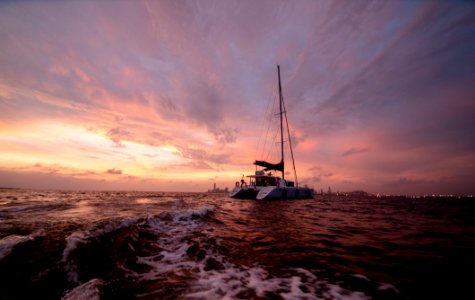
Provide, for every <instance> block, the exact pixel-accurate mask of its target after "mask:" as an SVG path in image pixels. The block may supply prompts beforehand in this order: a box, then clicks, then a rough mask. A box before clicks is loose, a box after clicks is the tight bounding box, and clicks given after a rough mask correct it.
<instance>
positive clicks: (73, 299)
mask: <svg viewBox="0 0 475 300" xmlns="http://www.w3.org/2000/svg"><path fill="white" fill-rule="evenodd" d="M103 284H104V282H103V281H102V280H100V279H97V278H94V279H91V280H89V281H88V282H86V283H84V284H81V285H80V286H77V287H75V288H74V289H72V290H71V291H68V292H66V294H65V295H64V296H63V297H62V298H61V299H62V300H99V299H101V293H102V292H101V290H102V286H103Z"/></svg>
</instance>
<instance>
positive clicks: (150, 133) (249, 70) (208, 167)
mask: <svg viewBox="0 0 475 300" xmlns="http://www.w3.org/2000/svg"><path fill="white" fill-rule="evenodd" d="M0 8H1V9H0V27H1V28H2V29H3V30H2V31H0V40H2V51H0V61H2V77H1V78H0V133H1V134H0V149H1V150H0V167H2V166H3V167H4V168H11V169H12V170H13V169H14V168H23V167H25V168H30V169H34V167H32V165H33V164H34V163H35V162H39V164H40V165H41V166H42V167H41V166H40V165H38V166H37V167H36V172H41V173H50V174H51V175H58V174H60V175H61V176H63V174H69V175H70V176H76V175H77V176H84V177H87V176H91V177H92V176H96V177H99V176H101V175H102V176H104V178H105V179H107V178H109V177H111V176H108V174H114V172H118V171H121V170H134V171H133V172H132V173H133V174H127V175H128V176H136V177H137V180H138V178H141V179H143V178H147V180H148V181H147V182H153V181H154V180H156V178H159V177H160V176H161V175H160V172H159V171H157V170H163V169H167V168H168V169H167V170H172V169H173V170H174V172H175V171H176V172H177V173H176V174H175V173H173V172H172V173H170V175H173V176H181V177H183V176H184V175H183V174H182V173H181V172H187V174H188V175H187V176H189V177H193V176H202V177H203V178H212V177H213V176H214V175H215V173H216V172H223V173H224V172H228V173H229V174H231V173H236V174H241V173H242V172H244V171H245V170H246V168H250V169H251V170H252V165H250V166H248V165H246V164H244V162H252V161H253V159H254V158H255V157H253V155H255V152H256V150H255V148H256V145H258V146H259V142H260V137H261V136H262V135H261V132H258V131H259V130H260V127H259V125H260V124H261V123H262V122H264V121H265V113H266V105H267V103H268V102H269V100H272V99H273V97H275V96H276V93H277V82H276V81H277V74H276V65H277V64H279V65H280V66H281V76H282V84H283V93H284V98H285V103H286V111H287V114H288V117H289V123H290V124H289V125H290V128H291V135H292V141H293V142H294V154H295V157H296V163H297V166H315V165H319V167H320V168H321V169H313V170H305V169H303V168H302V169H301V170H302V171H300V172H301V173H302V174H300V173H299V177H301V178H308V179H309V180H313V181H318V180H320V182H321V183H322V184H327V183H328V184H329V183H331V185H332V188H333V187H335V188H338V187H341V188H342V189H343V188H346V187H351V188H353V187H356V185H358V184H360V185H362V187H361V189H366V188H365V187H368V188H374V189H379V188H381V189H383V188H385V189H389V185H384V182H393V183H394V182H395V181H396V180H398V179H401V178H407V179H408V180H416V181H417V180H418V179H420V178H425V179H427V181H425V182H416V183H415V184H413V185H410V184H405V185H401V188H406V189H407V190H411V191H422V190H423V189H428V190H430V186H431V185H432V186H433V188H434V189H435V188H436V187H435V185H436V183H437V182H438V181H437V180H438V179H437V178H436V177H437V176H438V177H440V178H442V177H444V178H457V179H451V180H445V181H443V180H442V181H440V182H442V183H443V184H445V183H444V182H449V181H450V182H451V183H452V186H453V187H454V189H455V188H456V189H460V190H466V189H464V188H463V186H465V185H467V186H468V185H469V184H467V183H466V182H465V181H463V180H462V179H461V178H462V177H460V176H459V175H466V176H468V177H470V176H469V175H470V174H473V173H474V172H475V170H474V167H473V164H471V161H473V153H474V151H475V131H473V130H472V128H475V118H473V115H474V113H475V105H474V101H473V99H474V95H475V85H473V84H472V82H473V81H474V78H475V71H474V68H473V67H472V66H473V65H475V60H474V59H475V56H473V48H474V45H475V42H474V40H473V38H472V36H473V29H474V28H475V22H474V20H475V18H474V12H475V7H474V5H473V4H472V3H469V2H458V3H457V4H451V3H445V2H437V1H436V2H434V1H402V2H396V1H394V2H361V1H357V2H351V3H348V2H347V1H331V2H330V1H329V2H316V1H305V0H304V1H298V2H287V1H258V2H242V1H226V3H222V2H220V1H217V2H211V3H201V2H191V1H190V2H178V3H177V2H172V1H145V2H125V1H124V2H120V3H118V4H116V5H111V2H109V1H101V2H97V3H96V2H89V1H86V2H80V1H77V2H57V1H51V2H49V1H48V2H31V1H28V2H18V3H17V2H5V3H1V4H0ZM123 20H127V22H123ZM84 128H86V129H87V130H86V132H85V130H84ZM264 130H265V129H264ZM114 145H115V147H114ZM354 145H357V146H354ZM59 149H61V151H59ZM259 150H260V149H259ZM369 151H371V155H365V154H364V153H365V152H369ZM357 154H361V155H357ZM343 160H344V163H343V162H342V161H343ZM79 163H81V167H79V166H78V164H79ZM112 164H114V165H115V166H116V167H117V168H120V170H119V169H115V168H113V169H108V168H109V166H110V165H112ZM82 168H83V169H82ZM107 169H108V170H112V171H113V172H112V173H110V172H107V171H105V172H104V170H107ZM330 170H331V171H330ZM88 172H92V173H88ZM128 173H129V171H128ZM152 173H153V175H150V174H152ZM72 174H76V175H72ZM79 174H84V175H79ZM88 174H89V175H88ZM177 174H179V175H177ZM197 174H199V175H197ZM220 174H221V173H220ZM229 174H228V175H223V177H222V178H226V179H227V180H229V181H230V182H234V179H233V178H231V177H232V175H229ZM69 175H68V176H69ZM116 175H117V174H116ZM436 175H437V176H436ZM58 176H59V175H58ZM65 176H66V175H65ZM226 176H227V177H226ZM122 177H124V178H125V176H115V179H114V180H120V179H119V178H122ZM134 178H135V177H134ZM378 178H381V179H380V180H379V181H378ZM187 180H188V178H187ZM223 180H225V179H223ZM349 182H351V184H353V185H354V186H350V185H349ZM375 182H377V183H375ZM440 182H439V183H440ZM458 183H460V184H458ZM401 184H402V182H401ZM417 185H419V186H420V187H421V188H420V189H416V188H415V186H417ZM444 186H447V188H450V185H448V184H446V185H444ZM472 186H473V184H472ZM203 188H204V187H203ZM356 188H357V189H359V188H360V187H356Z"/></svg>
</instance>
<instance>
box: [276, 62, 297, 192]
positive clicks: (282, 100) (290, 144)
mask: <svg viewBox="0 0 475 300" xmlns="http://www.w3.org/2000/svg"><path fill="white" fill-rule="evenodd" d="M277 73H278V75H279V108H280V146H281V148H280V150H281V155H282V179H284V127H283V121H282V115H283V114H285V126H286V127H287V136H288V139H289V147H290V155H291V156H292V166H293V167H294V176H295V184H296V186H297V187H298V186H299V182H298V179H297V169H296V168H295V160H294V151H293V150H292V141H291V138H290V129H289V121H288V120H287V113H286V110H285V104H284V96H283V95H282V85H281V83H280V66H279V65H277Z"/></svg>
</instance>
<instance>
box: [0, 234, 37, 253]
mask: <svg viewBox="0 0 475 300" xmlns="http://www.w3.org/2000/svg"><path fill="white" fill-rule="evenodd" d="M44 235H45V231H44V230H43V229H40V230H37V231H35V232H33V233H31V234H28V235H17V234H12V235H9V236H7V237H4V238H3V239H0V260H2V259H3V258H5V257H6V256H7V255H8V254H10V253H11V252H12V250H13V248H15V246H17V245H19V244H22V243H25V242H28V241H32V240H34V239H35V238H37V237H39V236H44Z"/></svg>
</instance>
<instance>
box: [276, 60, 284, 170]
mask: <svg viewBox="0 0 475 300" xmlns="http://www.w3.org/2000/svg"><path fill="white" fill-rule="evenodd" d="M277 76H278V77H279V110H280V155H281V156H280V157H281V162H282V179H284V124H283V122H282V98H283V97H282V85H281V84H280V66H279V65H277Z"/></svg>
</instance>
